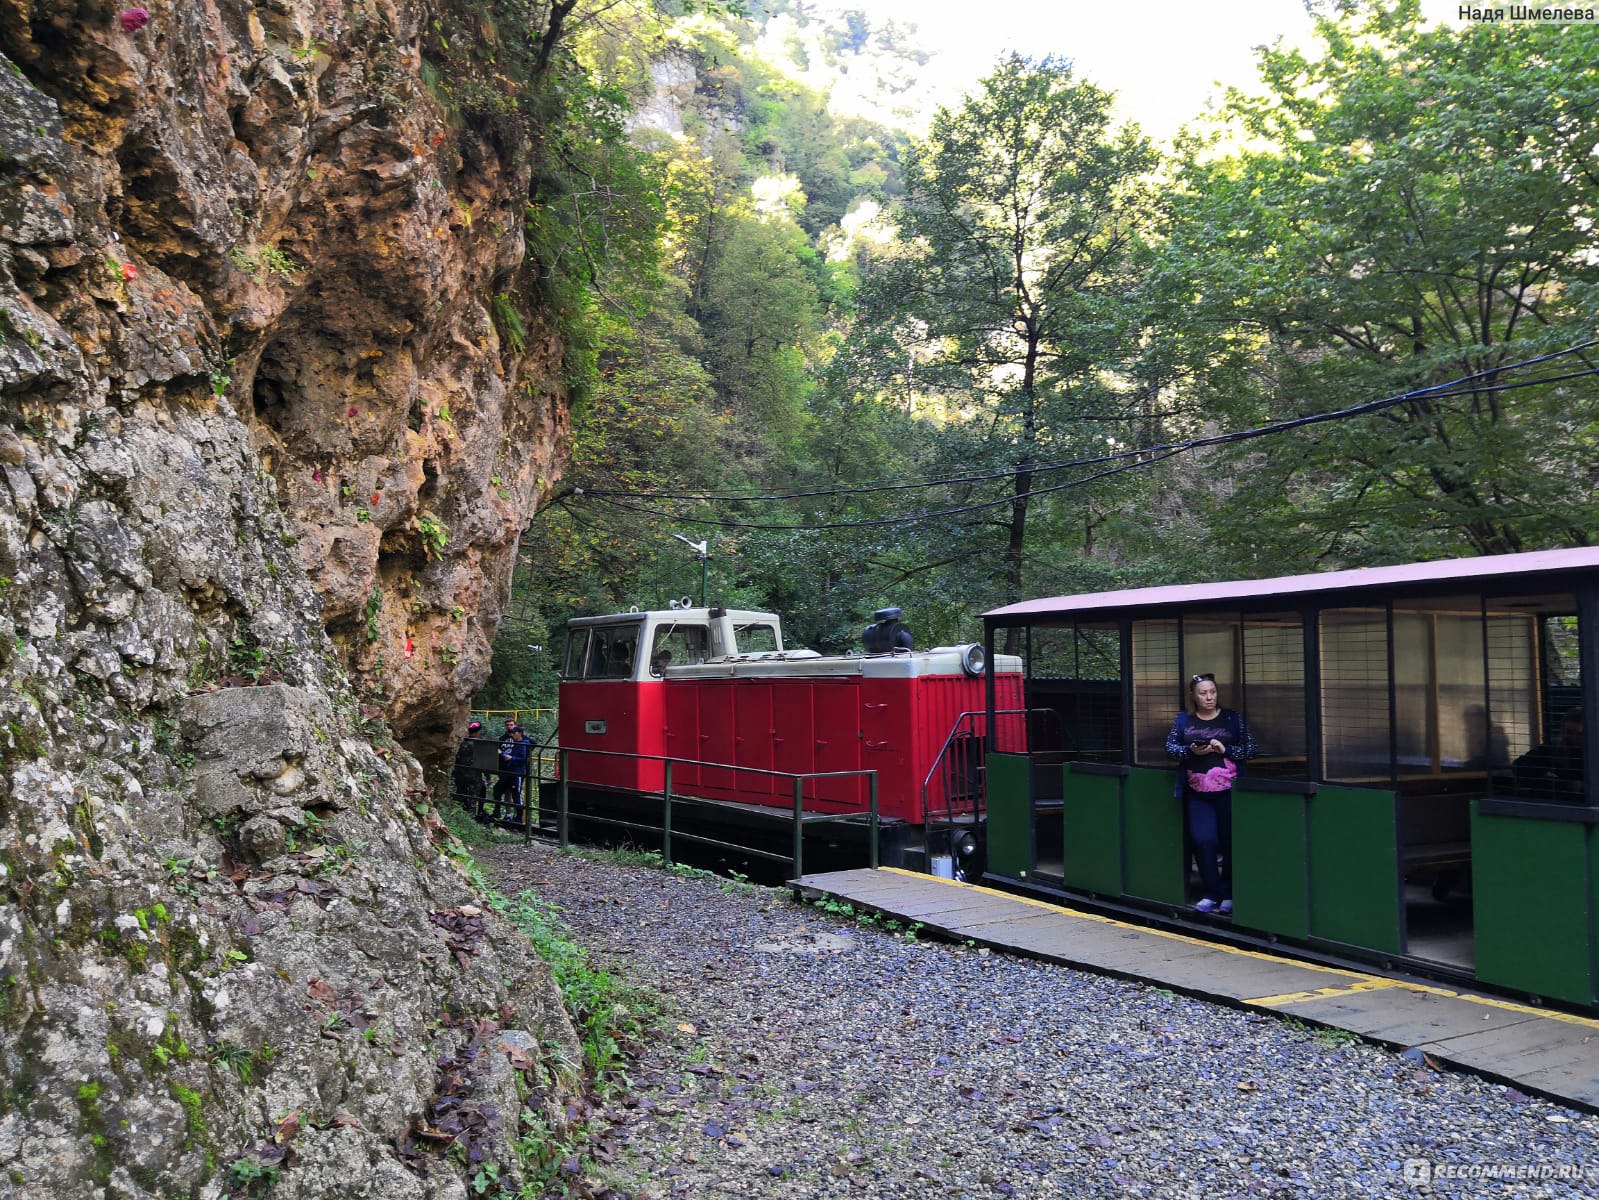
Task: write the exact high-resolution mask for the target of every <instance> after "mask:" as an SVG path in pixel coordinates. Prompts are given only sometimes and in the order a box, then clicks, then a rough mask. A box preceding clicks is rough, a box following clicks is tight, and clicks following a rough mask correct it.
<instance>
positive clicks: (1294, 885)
mask: <svg viewBox="0 0 1599 1200" xmlns="http://www.w3.org/2000/svg"><path fill="white" fill-rule="evenodd" d="M1305 836H1306V818H1305V797H1304V796H1302V795H1299V794H1297V793H1295V794H1288V793H1283V792H1259V791H1254V790H1250V791H1244V790H1243V789H1242V788H1234V789H1233V919H1234V920H1235V921H1236V922H1237V923H1238V924H1239V925H1240V926H1248V927H1249V928H1251V929H1264V930H1267V931H1268V932H1271V933H1280V934H1282V935H1283V936H1284V937H1292V938H1303V937H1308V936H1309V935H1310V897H1309V890H1308V888H1307V886H1306V885H1307V882H1308V878H1307V873H1306V863H1305Z"/></svg>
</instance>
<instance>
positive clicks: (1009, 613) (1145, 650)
mask: <svg viewBox="0 0 1599 1200" xmlns="http://www.w3.org/2000/svg"><path fill="white" fill-rule="evenodd" d="M984 620H985V627H986V639H987V648H988V651H989V657H990V661H992V659H993V655H994V652H995V651H996V650H999V651H1013V652H1018V653H1020V654H1022V655H1023V657H1024V660H1025V664H1026V700H1025V703H1026V705H1027V706H1028V707H1029V708H1035V709H1036V708H1046V709H1052V710H1053V711H1054V713H1055V714H1056V716H1057V717H1058V721H1054V722H1046V723H1037V722H1034V723H1029V724H1030V727H1031V730H1030V734H1029V733H1028V732H1024V731H1022V730H1021V729H1020V727H1019V726H1015V725H1013V726H1005V725H1003V724H999V723H996V722H995V721H993V720H990V721H989V722H988V729H989V730H991V731H993V732H992V734H991V735H990V741H991V745H990V746H989V748H988V769H987V776H988V778H987V793H988V795H987V805H988V830H987V834H988V867H987V874H988V877H989V878H991V879H993V880H995V881H997V882H1002V883H1004V884H1005V885H1007V886H1011V887H1023V888H1027V889H1031V890H1036V891H1038V892H1041V893H1045V894H1054V895H1064V896H1068V897H1075V898H1083V899H1088V900H1090V901H1091V902H1094V903H1098V904H1101V905H1104V906H1106V907H1110V908H1117V909H1121V910H1130V911H1140V910H1142V911H1145V912H1149V913H1151V914H1152V915H1156V916H1159V917H1161V918H1163V919H1173V918H1175V919H1179V920H1185V921H1201V922H1205V923H1207V924H1211V925H1214V926H1216V927H1217V928H1218V929H1221V930H1224V931H1225V932H1226V934H1227V936H1233V937H1238V938H1241V939H1246V940H1247V939H1251V938H1253V939H1261V940H1270V941H1278V942H1286V943H1292V944H1296V945H1299V946H1301V947H1304V948H1306V949H1308V950H1311V951H1315V952H1320V953H1324V954H1329V955H1332V956H1335V957H1338V958H1343V959H1354V960H1365V961H1376V962H1380V963H1384V964H1388V965H1392V966H1394V967H1400V968H1404V969H1409V970H1414V971H1417V972H1418V973H1424V974H1430V975H1433V976H1436V977H1440V978H1444V979H1451V980H1456V981H1460V982H1470V983H1477V984H1482V985H1488V986H1492V987H1495V988H1499V989H1505V990H1509V991H1512V992H1516V993H1520V994H1530V995H1534V996H1538V997H1542V998H1546V999H1549V1000H1552V1001H1559V1002H1562V1003H1565V1004H1568V1005H1574V1006H1578V1007H1582V1008H1588V1009H1592V1008H1594V1007H1596V1006H1599V752H1596V748H1595V745H1594V743H1595V738H1596V737H1599V549H1577V550H1559V551H1546V552H1537V553H1530V554H1514V555H1502V556H1495V557H1486V558H1475V559H1461V560H1451V561H1445V562H1431V563H1419V564H1413V565H1406V566H1397V567H1380V568H1371V569H1363V570H1350V571H1337V572H1329V573H1323V574H1314V575H1300V576H1291V577H1285V578H1278V579H1265V580H1253V581H1246V582H1227V583H1208V584H1193V585H1186V586H1178V587H1157V588H1141V589H1134V590H1127V591H1118V592H1103V593H1094V594H1085V595H1079V596H1069V597H1060V598H1056V599H1050V600H1037V601H1030V602H1026V603H1021V604H1015V605H1011V606H1009V607H1006V608H1001V609H997V610H995V611H993V612H990V613H988V614H986V616H985V618H984ZM1196 672H1206V673H1212V674H1214V675H1215V677H1216V680H1217V683H1218V685H1219V687H1220V690H1221V697H1222V703H1223V704H1225V705H1226V706H1227V707H1230V708H1234V709H1236V710H1238V711H1239V712H1240V713H1242V714H1243V715H1244V717H1245V719H1246V721H1247V722H1248V723H1249V726H1250V728H1251V730H1252V732H1253V733H1254V736H1255V739H1256V741H1257V743H1258V746H1259V752H1258V755H1257V757H1255V758H1254V759H1252V760H1251V761H1250V762H1248V763H1247V764H1245V768H1244V772H1243V774H1242V775H1241V776H1240V778H1239V779H1238V781H1237V783H1236V784H1235V786H1234V788H1233V820H1232V825H1233V835H1232V848H1231V873H1232V885H1233V891H1234V902H1235V908H1234V913H1233V917H1232V919H1231V920H1230V921H1222V920H1212V919H1211V918H1208V917H1204V916H1202V915H1200V914H1197V913H1191V912H1190V910H1189V909H1188V905H1189V904H1190V903H1191V902H1192V901H1193V899H1194V898H1195V896H1196V895H1197V891H1196V890H1195V886H1196V885H1195V882H1194V880H1193V879H1192V878H1191V875H1192V863H1191V862H1190V856H1189V853H1188V849H1187V846H1186V841H1185V831H1184V816H1183V807H1184V806H1183V802H1182V801H1181V800H1180V799H1178V798H1176V797H1175V796H1174V794H1173V792H1174V788H1173V785H1174V781H1175V776H1174V767H1173V764H1172V762H1171V760H1170V759H1169V758H1168V757H1167V755H1166V753H1165V749H1164V739H1165V735H1166V731H1167V730H1168V729H1169V728H1170V726H1171V722H1172V718H1173V715H1174V714H1175V713H1176V712H1177V711H1178V710H1179V709H1180V708H1181V707H1182V706H1183V704H1184V703H1185V700H1186V697H1187V692H1186V688H1185V686H1184V681H1185V680H1186V679H1188V678H1189V676H1190V674H1192V673H1196ZM992 706H993V700H992V698H991V699H990V707H992ZM1045 728H1049V729H1055V730H1057V731H1058V732H1056V733H1055V734H1054V736H1052V737H1051V740H1050V741H1048V742H1041V741H1038V740H1036V736H1037V734H1038V732H1039V731H1040V730H1042V729H1045ZM1029 736H1031V737H1032V738H1033V739H1034V740H1027V739H1028V737H1029Z"/></svg>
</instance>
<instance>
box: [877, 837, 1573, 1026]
mask: <svg viewBox="0 0 1599 1200" xmlns="http://www.w3.org/2000/svg"><path fill="white" fill-rule="evenodd" d="M877 869H878V870H879V871H883V872H886V873H889V874H893V875H903V876H905V877H906V878H907V879H915V880H918V881H920V882H922V883H941V884H945V885H947V886H950V887H956V888H961V889H963V890H965V891H970V892H979V893H981V894H983V895H987V896H994V897H997V898H998V899H1001V900H1009V901H1012V902H1013V903H1016V904H1027V905H1031V906H1032V907H1033V908H1039V909H1043V910H1044V911H1046V912H1053V913H1066V914H1067V915H1069V916H1073V917H1076V918H1078V919H1079V920H1082V921H1097V922H1098V923H1099V924H1101V925H1110V926H1113V927H1114V928H1117V929H1130V930H1134V931H1136V932H1138V933H1147V934H1150V935H1152V936H1155V937H1163V938H1166V939H1168V940H1170V941H1174V942H1182V943H1184V944H1186V945H1189V946H1199V947H1202V948H1204V949H1207V950H1220V951H1222V952H1224V953H1227V954H1236V955H1238V956H1240V957H1241V958H1255V959H1259V960H1260V961H1262V962H1269V963H1278V964H1281V965H1283V966H1290V967H1300V968H1302V969H1303V970H1306V971H1318V972H1321V973H1322V974H1324V975H1342V976H1345V977H1346V978H1348V979H1350V980H1352V982H1351V983H1350V984H1348V985H1347V986H1344V987H1338V988H1321V989H1319V990H1317V991H1310V992H1293V993H1288V994H1285V995H1282V996H1265V997H1262V998H1260V999H1258V1000H1245V1001H1243V1003H1245V1004H1257V1005H1261V1006H1263V1007H1268V1008H1269V1007H1272V1006H1275V1005H1281V1004H1293V1003H1296V1002H1299V1001H1301V1000H1305V1001H1313V1000H1330V999H1334V998H1336V997H1338V996H1345V995H1351V994H1353V993H1356V992H1365V991H1377V990H1380V989H1382V988H1388V987H1399V988H1404V989H1405V990H1407V991H1411V992H1421V993H1424V994H1425V995H1429V996H1439V997H1442V998H1444V999H1446V1000H1465V1001H1469V1002H1470V1003H1472V1004H1480V1005H1483V1006H1484V1007H1485V1008H1497V1009H1501V1010H1502V1011H1504V1012H1513V1013H1524V1014H1526V1015H1527V1016H1530V1017H1547V1018H1548V1019H1549V1020H1551V1021H1560V1022H1563V1023H1564V1024H1567V1025H1577V1026H1580V1027H1582V1028H1584V1029H1599V1020H1595V1019H1594V1018H1592V1017H1579V1016H1577V1015H1576V1014H1575V1013H1567V1012H1561V1011H1559V1010H1558V1009H1551V1008H1535V1007H1534V1006H1532V1005H1530V1004H1517V1003H1516V1002H1515V1001H1513V1000H1498V999H1495V998H1494V997H1492V996H1478V995H1476V994H1474V993H1471V992H1455V991H1450V990H1449V989H1448V988H1441V987H1434V986H1433V985H1431V984H1426V983H1411V982H1409V981H1408V980H1401V979H1390V978H1388V977H1387V976H1384V975H1371V974H1368V973H1366V972H1365V971H1356V970H1352V969H1349V968H1343V967H1324V966H1322V965H1321V964H1320V963H1309V962H1300V961H1299V960H1298V959H1293V958H1284V957H1282V956H1281V955H1277V954H1267V953H1266V952H1265V951H1262V950H1246V949H1245V948H1244V947H1242V946H1229V945H1226V944H1225V943H1222V942H1211V941H1206V940H1205V939H1204V938H1196V937H1190V936H1188V935H1187V934H1183V933H1176V932H1173V931H1171V930H1166V929H1156V928H1152V927H1150V926H1148V925H1134V924H1132V923H1131V922H1128V921H1118V920H1117V919H1116V918H1114V917H1106V916H1102V915H1101V914H1099V913H1091V912H1083V911H1082V910H1081V909H1077V908H1072V907H1071V906H1069V905H1066V904H1051V903H1050V902H1049V901H1047V900H1036V899H1034V898H1033V897H1031V896H1014V895H1012V894H1011V893H1010V892H1002V891H1000V890H999V889H998V888H990V887H983V886H982V885H981V884H975V883H963V882H962V881H961V880H958V879H942V878H940V877H938V876H936V875H923V874H922V873H921V872H919V871H911V870H907V869H906V868H904V867H879V868H877Z"/></svg>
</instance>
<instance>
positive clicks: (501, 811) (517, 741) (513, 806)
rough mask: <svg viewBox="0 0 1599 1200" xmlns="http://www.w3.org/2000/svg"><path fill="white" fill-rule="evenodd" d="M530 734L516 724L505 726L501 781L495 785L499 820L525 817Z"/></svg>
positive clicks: (511, 723)
mask: <svg viewBox="0 0 1599 1200" xmlns="http://www.w3.org/2000/svg"><path fill="white" fill-rule="evenodd" d="M528 750H529V747H528V744H527V735H526V734H525V733H524V732H523V731H522V727H521V726H520V725H518V724H517V723H516V722H515V721H507V722H506V723H505V737H504V738H502V739H501V741H500V780H499V782H498V783H496V784H495V785H494V817H495V819H496V820H502V821H503V820H513V821H515V820H520V819H521V815H522V784H523V781H524V780H526V778H527V768H528Z"/></svg>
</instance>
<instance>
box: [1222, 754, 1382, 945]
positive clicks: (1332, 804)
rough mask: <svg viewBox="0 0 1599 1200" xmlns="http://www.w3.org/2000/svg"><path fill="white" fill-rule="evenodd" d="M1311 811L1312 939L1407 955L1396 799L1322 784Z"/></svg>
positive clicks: (1361, 789) (1367, 790) (1375, 793)
mask: <svg viewBox="0 0 1599 1200" xmlns="http://www.w3.org/2000/svg"><path fill="white" fill-rule="evenodd" d="M1309 807H1310V818H1309V828H1308V831H1307V832H1308V836H1309V842H1310V932H1311V935H1312V936H1314V937H1319V938H1326V939H1328V940H1329V941H1334V942H1343V943H1345V944H1346V945H1350V946H1362V947H1364V948H1366V949H1368V950H1378V951H1381V952H1383V953H1386V954H1403V953H1404V937H1403V934H1402V932H1401V931H1402V930H1403V928H1404V910H1403V907H1402V904H1401V896H1400V888H1399V829H1398V818H1397V816H1396V813H1397V808H1396V805H1395V802H1394V794H1393V793H1392V792H1384V791H1376V790H1373V789H1370V788H1351V787H1334V786H1331V785H1324V786H1323V787H1322V789H1321V790H1320V791H1319V792H1317V793H1316V794H1315V795H1314V796H1312V797H1311V798H1310V806H1309ZM1237 827H1238V819H1237V817H1236V816H1235V817H1234V818H1233V830H1234V832H1233V836H1234V837H1235V838H1236V837H1237V836H1238V834H1237Z"/></svg>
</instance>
